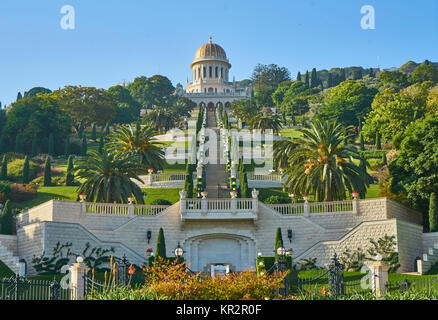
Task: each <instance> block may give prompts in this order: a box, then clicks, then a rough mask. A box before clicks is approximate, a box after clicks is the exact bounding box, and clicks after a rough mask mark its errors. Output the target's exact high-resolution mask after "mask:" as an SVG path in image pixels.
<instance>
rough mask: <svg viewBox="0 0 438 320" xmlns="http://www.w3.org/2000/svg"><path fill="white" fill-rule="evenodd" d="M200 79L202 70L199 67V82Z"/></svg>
mask: <svg viewBox="0 0 438 320" xmlns="http://www.w3.org/2000/svg"><path fill="white" fill-rule="evenodd" d="M200 77H201V68H200V67H199V68H198V80H199V78H200Z"/></svg>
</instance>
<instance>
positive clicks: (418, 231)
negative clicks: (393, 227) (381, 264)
mask: <svg viewBox="0 0 438 320" xmlns="http://www.w3.org/2000/svg"><path fill="white" fill-rule="evenodd" d="M422 242H423V227H422V226H420V225H417V224H413V223H409V222H406V221H402V220H397V246H398V253H399V261H400V265H401V267H400V270H398V271H400V272H411V271H414V270H415V267H416V262H415V258H417V257H420V258H421V257H422V253H423V248H422V247H423V243H422Z"/></svg>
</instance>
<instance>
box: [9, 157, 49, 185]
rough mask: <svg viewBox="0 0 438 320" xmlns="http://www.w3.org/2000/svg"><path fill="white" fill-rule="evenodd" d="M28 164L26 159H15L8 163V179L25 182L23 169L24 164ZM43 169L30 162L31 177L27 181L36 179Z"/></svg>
mask: <svg viewBox="0 0 438 320" xmlns="http://www.w3.org/2000/svg"><path fill="white" fill-rule="evenodd" d="M25 163H26V160H25V159H15V160H13V161H11V162H9V163H8V179H9V180H11V181H15V182H22V181H23V173H24V172H23V169H24V164H25ZM40 170H41V168H40V166H39V165H38V164H36V163H35V162H33V161H29V173H28V174H29V175H28V177H27V180H28V181H29V180H32V179H34V178H35V177H36V176H37V174H38V172H40Z"/></svg>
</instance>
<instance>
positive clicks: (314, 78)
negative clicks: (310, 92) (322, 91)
mask: <svg viewBox="0 0 438 320" xmlns="http://www.w3.org/2000/svg"><path fill="white" fill-rule="evenodd" d="M317 86H319V80H318V74H317V73H316V69H315V68H313V69H312V77H311V78H310V87H311V88H316V87H317Z"/></svg>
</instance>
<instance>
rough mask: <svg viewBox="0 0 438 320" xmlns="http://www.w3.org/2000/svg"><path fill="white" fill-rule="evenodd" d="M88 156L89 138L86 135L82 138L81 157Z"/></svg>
mask: <svg viewBox="0 0 438 320" xmlns="http://www.w3.org/2000/svg"><path fill="white" fill-rule="evenodd" d="M86 155H87V137H86V136H85V135H84V136H83V137H82V147H81V156H83V157H84V156H86Z"/></svg>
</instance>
